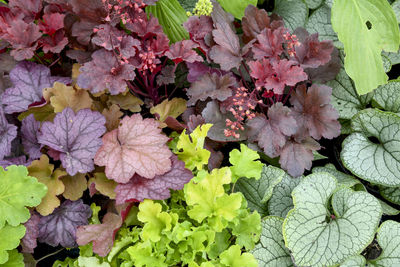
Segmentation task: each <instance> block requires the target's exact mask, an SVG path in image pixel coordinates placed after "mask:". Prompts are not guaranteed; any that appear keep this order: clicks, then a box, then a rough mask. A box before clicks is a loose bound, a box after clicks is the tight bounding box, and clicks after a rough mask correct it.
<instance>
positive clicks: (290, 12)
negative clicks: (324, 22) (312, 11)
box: [273, 0, 308, 31]
mask: <svg viewBox="0 0 400 267" xmlns="http://www.w3.org/2000/svg"><path fill="white" fill-rule="evenodd" d="M273 12H274V13H276V14H278V15H279V16H281V17H282V18H283V20H284V22H285V26H286V27H287V28H289V29H290V30H292V31H294V30H295V29H296V28H297V27H304V25H305V24H306V20H307V17H308V8H307V6H306V4H305V3H304V2H303V1H292V0H276V1H275V9H274V11H273Z"/></svg>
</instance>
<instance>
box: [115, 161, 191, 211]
mask: <svg viewBox="0 0 400 267" xmlns="http://www.w3.org/2000/svg"><path fill="white" fill-rule="evenodd" d="M192 178H193V174H192V172H191V171H190V170H188V169H185V163H184V162H183V161H180V160H178V158H177V157H176V156H175V155H174V156H172V167H171V170H170V171H168V172H166V173H164V174H162V175H156V176H155V177H154V178H153V179H146V178H143V177H141V176H139V175H137V174H135V175H134V176H133V177H132V179H131V180H130V181H129V182H128V183H126V184H119V185H117V188H116V189H115V192H116V193H117V197H116V201H117V204H122V203H125V202H130V201H139V202H142V201H143V200H144V199H154V200H163V199H167V198H169V197H170V196H171V195H170V189H172V190H180V189H182V188H183V186H184V185H185V184H186V183H188V182H189V181H190V179H192Z"/></svg>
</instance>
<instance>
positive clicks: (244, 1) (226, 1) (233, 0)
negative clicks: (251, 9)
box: [218, 0, 257, 20]
mask: <svg viewBox="0 0 400 267" xmlns="http://www.w3.org/2000/svg"><path fill="white" fill-rule="evenodd" d="M218 2H219V3H220V4H221V6H222V7H223V8H224V9H225V11H226V12H229V13H231V14H232V15H233V16H234V17H235V18H237V19H239V20H241V19H242V18H243V16H244V10H245V9H246V7H247V6H248V5H253V6H257V0H218Z"/></svg>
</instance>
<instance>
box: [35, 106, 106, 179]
mask: <svg viewBox="0 0 400 267" xmlns="http://www.w3.org/2000/svg"><path fill="white" fill-rule="evenodd" d="M105 123H106V119H105V118H104V116H103V115H101V114H100V113H99V112H97V111H91V110H90V109H81V110H79V111H78V112H77V113H74V111H73V110H72V109H71V108H65V109H64V110H63V111H62V112H60V113H57V115H56V117H55V118H54V122H44V123H43V124H42V128H41V133H40V135H39V136H38V140H39V143H41V144H43V145H47V146H49V147H50V148H52V149H54V150H57V151H59V152H61V154H60V160H61V162H62V165H63V167H64V168H65V169H66V171H67V172H68V174H69V175H71V176H73V175H75V174H76V173H78V172H79V173H86V172H90V171H92V170H93V169H94V164H93V158H94V156H95V155H96V152H97V150H98V149H99V148H100V147H101V144H102V141H101V138H100V137H101V136H102V135H103V134H104V132H105V131H106V127H105V126H104V124H105Z"/></svg>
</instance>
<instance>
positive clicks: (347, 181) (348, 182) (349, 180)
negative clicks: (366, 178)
mask: <svg viewBox="0 0 400 267" xmlns="http://www.w3.org/2000/svg"><path fill="white" fill-rule="evenodd" d="M312 172H313V173H319V172H327V173H330V174H332V175H333V176H334V177H335V178H336V180H337V181H338V183H339V184H340V185H343V186H346V187H349V188H350V187H353V186H354V185H356V184H359V183H360V182H359V181H358V180H357V179H355V178H354V177H353V176H351V175H348V174H345V173H343V172H340V171H338V170H336V168H335V166H334V165H333V164H327V165H325V167H315V168H313V169H312Z"/></svg>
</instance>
